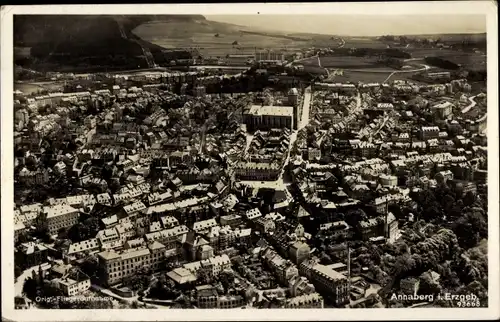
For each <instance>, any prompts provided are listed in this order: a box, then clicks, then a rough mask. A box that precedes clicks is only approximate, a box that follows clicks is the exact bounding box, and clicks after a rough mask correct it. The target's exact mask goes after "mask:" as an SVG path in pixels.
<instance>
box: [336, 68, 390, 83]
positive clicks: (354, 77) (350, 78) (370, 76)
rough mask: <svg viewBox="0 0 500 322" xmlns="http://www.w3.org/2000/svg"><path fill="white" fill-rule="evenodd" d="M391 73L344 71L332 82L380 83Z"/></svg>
mask: <svg viewBox="0 0 500 322" xmlns="http://www.w3.org/2000/svg"><path fill="white" fill-rule="evenodd" d="M390 74H391V73H376V72H375V73H370V72H352V71H344V74H343V75H342V76H339V75H336V76H334V77H333V79H332V81H334V82H353V83H357V82H363V83H381V82H383V81H384V80H385V79H386V78H387V77H388V76H389V75H390Z"/></svg>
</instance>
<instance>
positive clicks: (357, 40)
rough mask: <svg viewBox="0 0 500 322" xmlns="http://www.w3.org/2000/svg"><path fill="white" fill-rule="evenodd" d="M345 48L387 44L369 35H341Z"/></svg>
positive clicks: (382, 46)
mask: <svg viewBox="0 0 500 322" xmlns="http://www.w3.org/2000/svg"><path fill="white" fill-rule="evenodd" d="M342 38H343V39H344V41H345V45H344V47H346V48H351V47H352V48H387V45H386V44H385V43H383V42H381V41H379V40H377V39H375V38H369V37H342Z"/></svg>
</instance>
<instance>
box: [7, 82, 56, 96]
mask: <svg viewBox="0 0 500 322" xmlns="http://www.w3.org/2000/svg"><path fill="white" fill-rule="evenodd" d="M63 87H64V83H61V82H59V83H58V82H38V83H20V82H15V83H14V90H19V91H21V92H23V93H24V94H26V95H31V94H36V93H38V92H39V91H43V90H47V91H62V90H63Z"/></svg>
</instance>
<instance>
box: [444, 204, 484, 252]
mask: <svg viewBox="0 0 500 322" xmlns="http://www.w3.org/2000/svg"><path fill="white" fill-rule="evenodd" d="M452 229H453V231H454V232H455V234H456V235H457V237H458V242H459V245H460V247H463V248H465V249H469V248H471V247H474V246H476V245H477V244H478V243H479V241H480V240H481V239H483V238H487V236H488V224H487V222H486V220H485V218H484V216H483V215H482V214H481V213H480V212H479V211H470V212H467V213H465V215H463V216H462V217H460V218H459V219H457V220H456V221H455V222H454V223H453V226H452Z"/></svg>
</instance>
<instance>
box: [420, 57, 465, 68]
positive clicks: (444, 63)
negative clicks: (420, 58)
mask: <svg viewBox="0 0 500 322" xmlns="http://www.w3.org/2000/svg"><path fill="white" fill-rule="evenodd" d="M425 62H426V63H427V64H429V65H431V66H436V67H439V68H444V69H452V70H457V69H459V68H460V66H459V65H457V64H455V63H454V62H452V61H450V60H448V59H444V58H441V57H425Z"/></svg>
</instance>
